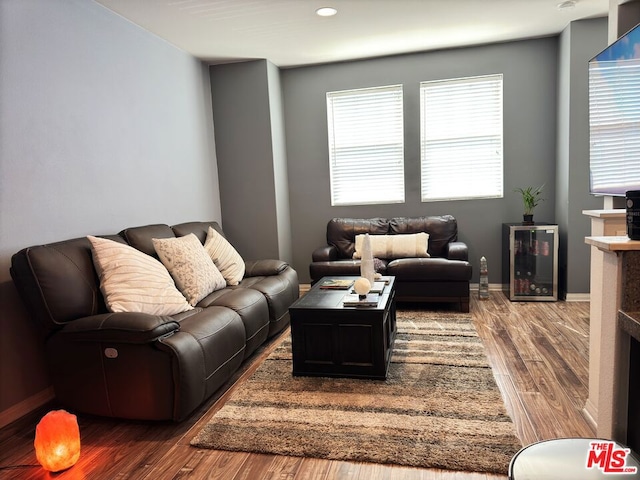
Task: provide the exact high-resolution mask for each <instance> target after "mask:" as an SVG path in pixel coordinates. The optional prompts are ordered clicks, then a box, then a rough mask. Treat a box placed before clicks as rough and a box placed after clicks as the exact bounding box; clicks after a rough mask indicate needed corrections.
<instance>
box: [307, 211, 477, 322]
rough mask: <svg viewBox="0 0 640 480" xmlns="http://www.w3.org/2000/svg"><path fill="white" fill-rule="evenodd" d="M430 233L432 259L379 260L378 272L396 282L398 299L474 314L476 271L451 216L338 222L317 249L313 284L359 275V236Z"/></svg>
mask: <svg viewBox="0 0 640 480" xmlns="http://www.w3.org/2000/svg"><path fill="white" fill-rule="evenodd" d="M420 232H426V233H428V234H429V242H428V250H427V251H428V253H429V255H430V258H386V259H376V260H375V264H376V270H377V271H378V272H380V273H382V274H383V275H393V276H395V277H396V282H395V285H396V300H398V301H411V302H453V303H457V304H458V307H459V309H460V311H462V312H468V311H469V281H470V280H471V273H472V268H471V264H470V263H469V262H468V256H469V254H468V248H467V245H466V244H465V243H463V242H460V241H458V224H457V221H456V219H455V218H454V217H453V216H451V215H441V216H428V217H412V218H410V217H397V218H391V219H386V218H369V219H360V218H333V219H332V220H330V221H329V223H328V224H327V245H326V246H322V247H319V248H317V249H316V250H315V251H314V252H313V254H312V260H313V261H312V263H311V264H310V265H309V273H310V275H311V282H312V284H313V283H315V282H317V281H318V280H320V279H321V278H322V277H325V276H340V275H359V274H360V260H355V259H353V254H354V252H355V237H356V235H359V234H364V233H368V234H370V235H397V234H414V233H420Z"/></svg>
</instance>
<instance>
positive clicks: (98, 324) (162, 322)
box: [55, 312, 180, 344]
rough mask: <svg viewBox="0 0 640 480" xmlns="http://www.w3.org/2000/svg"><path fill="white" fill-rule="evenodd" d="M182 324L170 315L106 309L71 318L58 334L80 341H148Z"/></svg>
mask: <svg viewBox="0 0 640 480" xmlns="http://www.w3.org/2000/svg"><path fill="white" fill-rule="evenodd" d="M179 329H180V324H179V323H178V322H176V321H175V320H174V319H173V318H171V317H165V316H158V315H149V314H147V313H138V312H119V313H103V314H100V315H92V316H90V317H83V318H79V319H77V320H74V321H72V322H69V323H68V324H66V325H65V326H64V328H62V329H61V330H60V331H59V332H57V333H56V334H55V335H64V336H65V337H67V338H68V339H71V340H74V341H75V340H77V341H95V342H118V343H136V344H142V343H149V342H153V341H155V340H157V339H158V338H161V337H165V336H167V335H172V334H173V333H174V332H176V331H178V330H179Z"/></svg>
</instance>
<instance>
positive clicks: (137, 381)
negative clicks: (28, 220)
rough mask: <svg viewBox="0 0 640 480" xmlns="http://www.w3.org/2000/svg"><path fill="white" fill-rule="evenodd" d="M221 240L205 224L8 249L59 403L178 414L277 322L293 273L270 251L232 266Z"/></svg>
mask: <svg viewBox="0 0 640 480" xmlns="http://www.w3.org/2000/svg"><path fill="white" fill-rule="evenodd" d="M211 230H214V231H215V235H213V234H210V231H211ZM211 238H215V243H216V244H217V245H218V246H219V247H220V246H221V245H222V250H220V248H217V249H213V250H214V251H217V252H218V255H217V256H216V258H213V257H212V255H211V254H210V252H211V249H207V248H205V243H206V242H207V240H208V239H211ZM221 238H222V239H224V235H223V233H222V230H221V229H220V226H219V225H218V224H217V223H216V222H190V223H183V224H180V225H175V226H173V227H170V226H168V225H147V226H142V227H133V228H127V229H125V230H123V231H121V232H120V233H119V234H117V235H108V236H101V237H94V236H89V237H84V238H77V239H72V240H65V241H62V242H57V243H52V244H48V245H40V246H34V247H29V248H25V249H23V250H21V251H20V252H18V253H16V254H15V255H14V256H13V257H12V263H11V276H12V277H13V280H14V283H15V285H16V287H17V289H18V291H19V292H20V294H21V296H22V298H23V300H24V302H25V305H26V306H27V309H28V310H29V313H30V314H31V316H32V317H33V318H34V319H35V320H36V321H38V323H39V324H40V326H41V327H42V328H43V330H44V333H45V337H46V342H45V349H46V356H47V363H48V365H49V367H50V370H51V378H52V382H53V387H54V390H55V393H56V397H57V399H58V401H59V402H60V403H61V404H63V405H64V406H66V407H67V408H69V409H71V410H75V411H77V412H83V413H89V414H95V415H102V416H109V417H119V418H129V419H138V420H176V421H178V420H182V419H184V418H185V417H186V416H188V415H189V414H190V413H191V412H193V410H194V409H196V408H197V407H198V406H199V405H200V404H201V403H202V402H203V401H205V400H206V399H207V398H209V397H210V396H211V395H212V394H213V393H214V392H215V391H216V390H218V389H219V388H220V387H221V386H222V385H223V384H224V383H225V382H227V380H229V378H230V377H231V375H232V374H233V373H234V372H235V371H236V370H237V368H238V367H239V366H240V365H241V364H242V362H243V360H244V359H246V358H247V357H248V356H249V355H251V354H252V353H253V352H254V351H255V350H256V349H257V348H258V347H259V346H260V345H261V344H262V343H263V342H264V341H265V340H266V339H267V338H269V337H270V336H273V335H275V334H276V333H278V332H280V331H282V330H283V329H284V327H285V326H286V325H287V324H288V321H289V314H288V308H289V305H291V304H292V303H293V302H294V301H295V300H296V299H297V298H298V292H299V286H298V276H297V273H296V272H295V270H293V269H292V268H291V267H290V266H289V265H288V264H287V263H286V262H283V261H281V260H256V261H249V260H246V261H242V266H240V265H238V263H239V260H238V259H242V257H240V255H239V254H238V253H237V252H236V251H235V249H233V247H232V246H231V244H229V243H228V242H227V240H226V239H224V242H222V240H221ZM209 246H210V245H209ZM230 249H233V252H231V250H230ZM220 251H222V253H220ZM223 257H224V258H223ZM216 261H217V262H219V263H218V264H220V265H223V264H224V266H225V267H229V265H230V264H233V265H232V267H230V268H227V270H225V271H226V272H227V273H228V274H229V275H230V276H229V278H230V279H231V283H233V284H230V283H229V282H228V281H227V280H226V279H225V277H224V276H223V274H222V271H221V270H220V268H218V266H217V264H216ZM240 271H241V272H242V273H243V275H242V277H241V278H240V279H239V280H238V279H237V275H238V272H240Z"/></svg>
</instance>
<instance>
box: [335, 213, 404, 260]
mask: <svg viewBox="0 0 640 480" xmlns="http://www.w3.org/2000/svg"><path fill="white" fill-rule="evenodd" d="M364 233H368V234H369V235H385V234H387V233H389V221H388V220H387V219H386V218H333V219H331V220H329V223H328V224H327V243H328V244H329V245H333V246H334V247H336V249H337V250H338V255H339V257H340V258H353V253H354V252H355V241H356V235H360V234H364ZM407 233H416V232H407Z"/></svg>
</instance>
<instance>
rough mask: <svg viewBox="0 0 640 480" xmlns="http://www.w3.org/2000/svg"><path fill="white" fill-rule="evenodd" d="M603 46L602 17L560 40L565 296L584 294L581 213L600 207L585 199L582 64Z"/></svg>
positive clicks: (584, 222) (587, 228) (587, 230)
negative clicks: (567, 294) (568, 294)
mask: <svg viewBox="0 0 640 480" xmlns="http://www.w3.org/2000/svg"><path fill="white" fill-rule="evenodd" d="M607 44H608V42H607V19H606V18H599V19H592V20H583V21H579V22H573V23H571V24H570V25H569V26H568V27H567V28H566V29H565V31H564V32H563V33H562V35H561V36H560V49H559V65H560V69H559V75H558V98H559V101H558V146H557V166H556V169H557V177H556V178H557V182H556V195H557V201H556V221H557V222H558V225H559V227H560V228H559V231H560V240H561V241H560V251H561V255H560V265H559V268H560V271H561V275H560V281H561V285H560V288H561V289H562V290H563V291H566V292H569V293H586V292H589V275H590V250H589V248H590V247H589V246H588V245H587V244H585V243H584V237H586V236H588V235H590V234H591V223H590V219H589V218H588V217H586V216H584V215H583V214H582V211H583V210H596V209H601V208H602V206H603V199H602V198H601V197H595V196H593V195H590V194H589V83H588V78H589V77H588V62H589V59H591V58H592V57H594V56H595V55H596V54H597V53H598V52H600V51H601V50H602V49H604V48H605V47H606V46H607Z"/></svg>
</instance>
